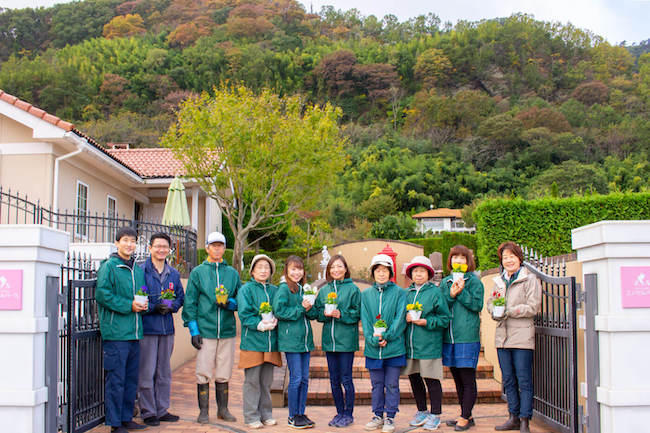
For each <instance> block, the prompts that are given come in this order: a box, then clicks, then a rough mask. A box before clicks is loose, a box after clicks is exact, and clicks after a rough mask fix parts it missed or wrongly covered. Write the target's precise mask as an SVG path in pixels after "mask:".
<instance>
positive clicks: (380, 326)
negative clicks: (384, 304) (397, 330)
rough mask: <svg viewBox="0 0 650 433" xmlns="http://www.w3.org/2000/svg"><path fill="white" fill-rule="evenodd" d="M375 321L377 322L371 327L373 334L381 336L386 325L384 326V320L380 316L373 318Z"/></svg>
mask: <svg viewBox="0 0 650 433" xmlns="http://www.w3.org/2000/svg"><path fill="white" fill-rule="evenodd" d="M375 319H377V321H376V322H375V324H374V325H373V326H372V330H373V334H379V335H383V333H384V332H386V329H387V328H388V325H386V322H385V321H384V319H382V318H381V314H377V317H375Z"/></svg>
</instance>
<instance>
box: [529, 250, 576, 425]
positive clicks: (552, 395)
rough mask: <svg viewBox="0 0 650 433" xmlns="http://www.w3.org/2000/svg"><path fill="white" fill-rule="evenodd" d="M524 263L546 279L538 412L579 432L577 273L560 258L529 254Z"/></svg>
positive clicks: (538, 331) (538, 340)
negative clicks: (573, 274)
mask: <svg viewBox="0 0 650 433" xmlns="http://www.w3.org/2000/svg"><path fill="white" fill-rule="evenodd" d="M524 266H526V268H527V269H529V270H530V271H531V272H533V273H535V275H537V276H538V277H539V279H540V280H541V282H542V309H541V312H540V313H538V314H537V315H536V316H535V355H534V367H533V384H534V387H535V395H534V400H533V410H534V412H535V416H536V417H539V418H541V419H542V420H543V421H545V422H546V423H547V424H549V425H551V426H552V427H554V428H556V429H557V430H559V431H562V432H567V433H577V432H578V428H579V418H578V353H577V345H576V342H577V323H576V298H577V293H578V285H577V284H576V279H575V277H567V276H566V263H565V262H564V261H563V260H562V261H560V260H559V259H543V258H540V257H537V256H536V255H535V257H534V258H531V257H529V258H528V260H527V261H526V262H524Z"/></svg>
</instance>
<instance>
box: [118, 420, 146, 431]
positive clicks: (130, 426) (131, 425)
mask: <svg viewBox="0 0 650 433" xmlns="http://www.w3.org/2000/svg"><path fill="white" fill-rule="evenodd" d="M122 427H124V428H125V429H127V430H142V429H145V428H147V426H146V425H143V424H138V423H137V422H135V421H123V422H122Z"/></svg>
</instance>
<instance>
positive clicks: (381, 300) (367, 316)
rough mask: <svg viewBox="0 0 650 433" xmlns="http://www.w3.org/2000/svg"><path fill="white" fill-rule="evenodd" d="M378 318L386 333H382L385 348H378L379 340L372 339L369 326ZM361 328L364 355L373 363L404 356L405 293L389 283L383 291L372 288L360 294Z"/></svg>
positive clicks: (379, 287) (371, 326) (377, 287)
mask: <svg viewBox="0 0 650 433" xmlns="http://www.w3.org/2000/svg"><path fill="white" fill-rule="evenodd" d="M378 315H381V318H382V319H384V321H385V322H386V325H388V329H386V331H385V332H384V337H383V338H384V340H386V341H387V342H388V344H387V345H386V347H379V337H375V336H374V335H373V325H374V324H375V322H376V321H377V316H378ZM361 324H362V325H363V335H364V337H365V348H364V351H363V353H364V355H365V356H366V357H368V358H374V359H388V358H394V357H396V356H401V355H404V354H405V353H406V348H405V345H404V330H405V329H406V293H405V292H404V289H402V288H401V287H399V286H398V285H397V284H395V283H393V282H392V281H389V282H388V283H386V284H385V285H384V286H383V287H381V286H379V285H377V283H375V284H373V285H372V287H368V288H367V289H366V290H364V291H363V292H362V293H361Z"/></svg>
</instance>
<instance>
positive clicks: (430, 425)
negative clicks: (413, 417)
mask: <svg viewBox="0 0 650 433" xmlns="http://www.w3.org/2000/svg"><path fill="white" fill-rule="evenodd" d="M438 427H440V415H433V414H430V415H429V416H428V417H427V421H426V423H425V424H424V426H423V427H422V428H423V429H425V430H438Z"/></svg>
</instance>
